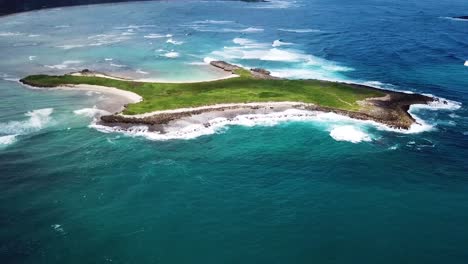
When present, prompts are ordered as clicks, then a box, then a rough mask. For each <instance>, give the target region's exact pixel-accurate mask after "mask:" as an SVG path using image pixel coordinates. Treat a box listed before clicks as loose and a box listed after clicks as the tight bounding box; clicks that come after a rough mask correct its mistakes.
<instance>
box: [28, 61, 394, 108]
mask: <svg viewBox="0 0 468 264" xmlns="http://www.w3.org/2000/svg"><path fill="white" fill-rule="evenodd" d="M236 73H237V74H239V75H240V77H237V78H230V79H223V80H216V81H207V82H199V83H147V82H134V81H124V80H114V79H109V78H102V77H87V76H72V75H62V76H51V75H31V76H28V77H26V78H24V79H23V80H22V82H24V83H26V84H29V85H32V86H38V87H55V86H60V85H66V84H90V85H100V86H106V87H114V88H118V89H121V90H126V91H131V92H134V93H136V94H138V95H140V96H141V97H142V98H143V101H142V102H139V103H135V104H129V105H128V106H127V108H126V109H125V110H124V112H123V113H124V114H128V115H132V114H142V113H147V112H151V111H158V110H169V109H177V108H186V107H198V106H205V105H214V104H221V103H249V102H282V101H293V102H303V103H312V104H316V105H318V106H322V107H330V108H334V109H341V110H349V111H357V110H359V108H360V106H359V104H358V103H357V102H358V101H360V100H364V99H366V98H370V97H379V96H384V95H385V93H384V91H379V90H376V89H371V88H366V87H364V86H353V85H349V84H345V83H337V82H329V81H319V80H262V79H254V78H252V76H251V74H250V72H249V71H247V70H243V69H241V70H237V71H236Z"/></svg>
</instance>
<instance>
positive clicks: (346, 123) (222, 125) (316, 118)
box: [90, 109, 433, 143]
mask: <svg viewBox="0 0 468 264" xmlns="http://www.w3.org/2000/svg"><path fill="white" fill-rule="evenodd" d="M291 121H294V122H315V123H318V124H321V126H320V127H323V126H324V127H325V129H326V130H328V131H330V136H331V137H332V138H334V139H335V140H339V141H349V142H353V143H358V142H362V141H371V140H372V138H373V137H372V136H371V135H369V134H368V133H367V132H365V131H366V130H367V129H366V128H370V127H372V128H374V129H375V128H376V129H377V130H382V131H391V132H396V133H404V134H413V133H421V132H424V131H429V130H432V129H433V127H432V126H429V125H427V124H425V123H422V124H419V125H418V124H415V125H414V126H412V127H411V128H410V129H409V130H404V129H395V128H390V127H388V126H386V125H383V124H380V123H377V122H375V121H370V120H357V119H352V118H350V117H347V116H343V115H338V114H335V113H325V112H316V111H306V110H298V109H289V110H286V111H283V112H274V113H269V114H245V115H238V116H236V117H234V118H230V119H227V118H224V117H217V118H213V119H211V120H208V121H206V122H205V121H204V122H203V124H201V123H190V124H188V125H187V124H185V125H182V126H180V125H179V126H168V127H167V128H166V129H165V132H166V133H159V132H152V131H149V129H148V127H147V126H134V127H131V128H128V129H127V128H121V127H108V126H102V125H97V124H95V123H92V124H91V125H90V127H93V128H95V129H97V130H99V131H101V132H105V133H111V132H119V133H123V134H126V135H128V136H132V137H134V136H138V137H140V136H141V137H145V138H147V139H150V140H170V139H193V138H197V137H200V136H203V135H210V134H215V133H219V132H222V131H225V130H226V129H227V128H228V127H229V126H247V127H253V126H274V125H277V124H279V123H283V122H291ZM417 121H418V122H420V120H417Z"/></svg>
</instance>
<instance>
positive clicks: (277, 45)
mask: <svg viewBox="0 0 468 264" xmlns="http://www.w3.org/2000/svg"><path fill="white" fill-rule="evenodd" d="M286 45H293V43H290V42H283V41H281V40H279V39H277V40H275V41H273V44H271V46H272V47H281V46H286Z"/></svg>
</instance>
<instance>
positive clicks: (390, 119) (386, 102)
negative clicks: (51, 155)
mask: <svg viewBox="0 0 468 264" xmlns="http://www.w3.org/2000/svg"><path fill="white" fill-rule="evenodd" d="M210 64H211V65H212V66H214V67H217V68H220V69H223V70H224V71H227V72H231V73H233V74H235V72H236V71H237V70H245V69H243V68H241V67H239V66H237V65H233V64H230V63H227V62H224V61H212V62H210ZM249 71H250V73H252V75H253V76H254V78H258V79H269V80H275V79H279V78H277V77H274V76H271V75H270V72H269V71H267V70H264V69H250V70H249ZM352 85H353V86H355V87H356V88H365V89H375V90H379V91H384V92H385V93H386V95H385V96H383V97H379V98H371V99H367V100H364V101H361V102H359V103H360V105H361V109H360V110H359V111H346V110H341V109H334V108H329V107H322V106H317V105H313V104H304V103H301V102H297V103H291V102H284V103H283V104H282V105H280V106H279V107H278V106H277V105H272V104H273V103H260V102H259V103H250V104H235V105H230V106H216V105H215V106H211V107H200V108H193V109H187V110H186V111H179V112H171V111H161V112H160V113H155V114H153V115H150V116H148V115H145V116H144V117H134V116H125V115H122V114H114V115H109V116H102V117H101V121H100V124H102V125H106V126H112V127H123V128H125V127H131V126H138V125H145V126H148V128H149V130H150V131H160V132H163V131H164V127H165V126H168V125H171V123H174V122H176V121H177V120H182V119H187V118H190V119H191V122H192V121H194V120H197V117H200V116H202V115H203V114H206V113H209V112H213V113H214V112H216V117H226V118H230V117H231V114H230V113H232V112H237V113H250V114H253V113H266V112H278V111H282V110H285V107H286V108H289V109H300V110H309V111H320V112H332V113H336V114H340V115H344V116H348V117H351V118H354V119H359V120H372V121H375V122H378V123H382V124H385V125H388V126H390V127H392V128H398V129H409V128H410V127H411V125H413V124H414V123H416V120H415V119H414V118H413V117H412V116H411V115H410V114H409V113H408V110H409V108H410V106H411V105H414V104H428V103H430V102H433V101H434V100H436V99H434V98H433V97H429V96H425V95H421V94H408V93H403V92H396V91H389V90H382V89H378V88H374V87H369V86H365V85H359V84H352ZM442 103H443V102H442ZM198 119H203V118H198ZM205 125H209V124H208V123H205Z"/></svg>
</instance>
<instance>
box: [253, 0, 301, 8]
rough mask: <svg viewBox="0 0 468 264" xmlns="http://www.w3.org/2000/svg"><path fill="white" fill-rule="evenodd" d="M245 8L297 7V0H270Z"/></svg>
mask: <svg viewBox="0 0 468 264" xmlns="http://www.w3.org/2000/svg"><path fill="white" fill-rule="evenodd" d="M246 7H247V8H257V9H285V8H292V7H299V4H298V3H297V1H285V0H270V1H267V2H264V3H260V4H258V5H248V6H246Z"/></svg>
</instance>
